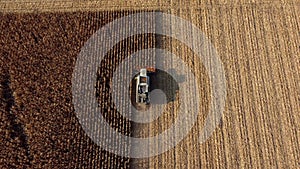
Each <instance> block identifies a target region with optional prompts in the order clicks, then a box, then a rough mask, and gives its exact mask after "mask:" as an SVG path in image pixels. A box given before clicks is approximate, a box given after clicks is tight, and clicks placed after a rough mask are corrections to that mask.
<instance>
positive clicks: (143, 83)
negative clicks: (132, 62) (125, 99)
mask: <svg viewBox="0 0 300 169" xmlns="http://www.w3.org/2000/svg"><path fill="white" fill-rule="evenodd" d="M150 72H152V71H151V70H150ZM135 79H136V102H137V103H142V104H149V103H150V98H149V88H150V87H149V85H150V77H149V76H148V70H147V69H146V68H142V69H140V72H139V74H138V75H137V77H136V78H135Z"/></svg>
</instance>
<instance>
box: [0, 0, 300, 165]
mask: <svg viewBox="0 0 300 169" xmlns="http://www.w3.org/2000/svg"><path fill="white" fill-rule="evenodd" d="M33 2H35V1H28V2H24V3H22V2H19V3H14V2H11V1H3V2H0V9H1V11H0V30H1V31H0V46H1V48H0V118H1V120H0V168H298V167H299V166H300V160H299V159H300V157H299V154H300V147H299V146H300V145H299V142H300V141H299V128H300V126H299V123H300V114H299V110H300V104H299V103H300V90H299V89H300V83H299V81H300V76H299V74H300V42H299V39H300V27H299V24H300V19H299V17H298V16H299V15H300V2H299V1H297V0H294V1H288V0H286V1H279V0H278V1H268V0H265V1H251V2H247V1H239V2H234V1H223V0H219V1H217V0H216V1H200V2H196V1H190V2H189V3H184V2H182V1H163V2H162V1H148V2H146V3H142V2H141V1H138V0H133V1H128V2H119V1H118V0H113V1H109V2H108V1H107V2H104V1H103V2H102V1H101V2H94V1H90V2H88V3H81V2H80V1H78V2H77V1H76V2H71V1H65V2H63V1H61V2H52V1H51V2H50V1H45V3H44V4H41V3H38V2H37V3H33ZM151 10H159V11H162V12H165V13H170V14H173V15H176V16H180V17H182V18H184V19H186V20H188V21H190V22H192V23H193V24H194V25H196V26H197V27H198V28H199V29H200V30H201V31H203V32H204V33H205V35H206V36H207V37H208V38H209V39H210V40H211V42H212V44H213V45H214V47H215V48H216V50H217V51H218V54H219V56H220V59H221V61H222V63H223V66H224V69H225V74H226V85H227V98H226V106H225V111H224V113H223V116H222V121H221V124H220V125H219V126H218V127H217V128H216V130H215V131H214V133H213V135H212V136H211V137H210V138H209V139H208V140H207V141H206V142H205V143H202V144H200V143H199V142H198V140H197V139H198V136H199V132H200V129H201V127H202V125H203V123H204V120H205V118H206V115H207V111H208V110H209V108H210V107H209V102H210V100H211V99H212V98H209V97H208V96H210V85H211V84H209V77H208V75H207V72H206V70H205V67H204V66H203V65H202V64H201V60H199V59H196V56H195V54H194V53H193V51H192V50H191V49H189V48H188V47H187V46H185V45H183V44H182V43H181V42H179V41H178V40H175V39H172V38H168V37H159V36H157V35H152V34H147V35H139V36H134V37H131V38H128V39H126V40H124V41H122V42H120V43H119V44H118V45H116V46H115V48H114V49H113V50H112V51H111V52H110V53H108V54H107V56H106V59H105V61H104V62H103V63H102V65H100V69H99V72H98V73H97V74H98V81H97V84H95V85H96V88H97V89H98V90H97V91H98V93H97V94H96V96H97V97H98V100H99V105H100V106H102V107H101V108H102V110H104V112H105V114H104V113H103V116H104V117H105V119H106V120H107V121H108V122H109V123H110V125H111V126H112V127H114V128H115V129H116V130H117V131H118V132H120V133H122V134H124V135H127V136H134V137H147V136H152V135H156V134H157V133H160V132H161V131H163V130H165V129H167V128H168V127H169V126H170V125H171V124H172V122H173V121H174V119H175V118H176V113H177V109H178V105H180V103H179V102H178V100H174V101H171V102H169V103H168V105H167V106H166V108H165V113H164V114H163V116H162V117H160V118H159V119H158V120H156V121H154V122H152V123H150V124H147V125H141V124H137V123H133V122H132V121H129V120H128V119H125V118H123V117H122V116H121V115H120V114H119V113H118V112H117V111H115V110H114V109H113V108H111V107H110V105H111V100H110V94H109V92H108V91H109V84H110V83H109V78H110V77H111V75H112V72H113V70H114V68H115V67H116V65H117V64H118V63H119V62H120V61H121V60H123V59H124V58H125V57H126V56H128V55H129V54H130V53H133V52H135V51H137V50H140V49H145V48H152V47H160V48H163V49H167V50H168V51H171V52H172V53H174V54H176V55H177V56H180V57H181V58H182V59H183V60H184V61H185V62H186V63H187V65H189V66H190V67H191V69H193V72H194V73H195V74H196V78H197V81H198V85H199V88H200V89H201V94H200V98H203V99H201V103H200V105H201V106H200V112H199V116H198V118H197V122H196V125H195V126H194V127H193V128H192V130H191V131H190V133H189V135H187V137H185V138H184V139H183V140H182V141H181V142H180V143H179V144H178V145H177V146H176V147H175V148H173V149H171V150H169V151H167V152H165V153H163V154H160V155H158V156H154V157H150V158H144V159H134V158H124V157H119V156H117V155H114V154H112V153H109V152H107V151H105V150H103V149H101V148H100V147H99V146H97V144H95V143H94V142H93V141H92V140H91V139H90V138H89V137H88V136H87V134H86V133H85V132H84V130H83V129H82V127H81V126H80V124H79V121H78V119H77V117H76V115H75V112H74V105H73V103H72V91H71V87H72V83H71V78H72V73H73V70H74V65H75V62H76V57H77V55H78V53H79V52H80V49H81V47H82V46H83V45H84V43H85V42H86V41H87V39H88V38H89V37H90V36H91V35H92V34H93V33H94V32H95V31H97V30H98V29H99V28H100V27H101V26H103V25H105V24H106V23H108V22H110V21H112V20H114V19H116V18H120V17H122V16H124V15H128V14H130V13H135V12H143V11H151ZM154 21H155V20H154ZM116 56H118V57H116ZM149 62H151V63H153V62H155V60H154V61H152V60H151V61H149ZM164 64H165V65H163V66H164V67H166V68H172V67H174V66H177V65H173V64H172V63H164ZM95 73H96V72H95ZM103 79H104V80H103ZM191 90H192V89H191Z"/></svg>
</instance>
